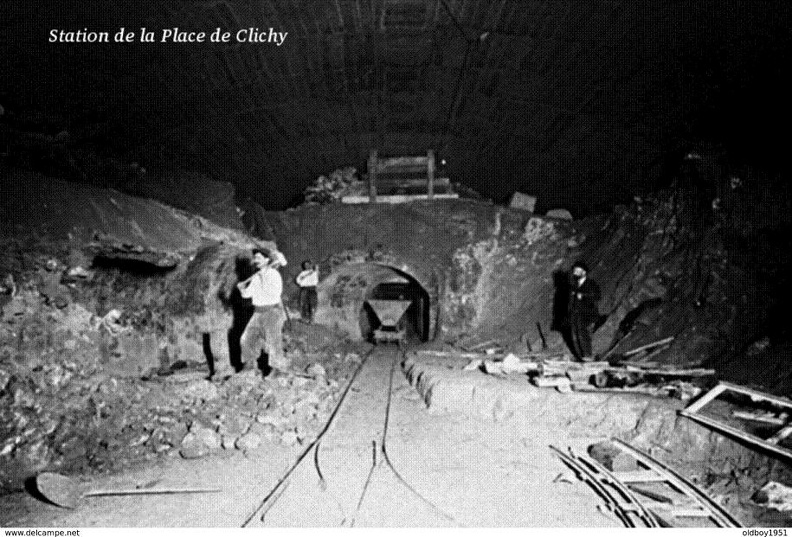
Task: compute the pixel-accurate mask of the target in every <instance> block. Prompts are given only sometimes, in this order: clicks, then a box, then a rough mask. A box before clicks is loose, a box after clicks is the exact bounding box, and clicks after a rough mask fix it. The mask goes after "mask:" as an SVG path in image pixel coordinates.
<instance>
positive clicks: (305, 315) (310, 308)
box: [297, 260, 319, 323]
mask: <svg viewBox="0 0 792 537" xmlns="http://www.w3.org/2000/svg"><path fill="white" fill-rule="evenodd" d="M302 268H303V271H302V272H300V274H298V275H297V285H299V286H300V310H301V315H302V319H303V321H305V322H307V323H313V316H314V313H315V312H316V305H317V303H318V302H319V299H318V295H317V294H316V286H317V285H319V269H318V268H317V267H315V266H314V264H313V263H311V261H310V260H308V261H303V264H302Z"/></svg>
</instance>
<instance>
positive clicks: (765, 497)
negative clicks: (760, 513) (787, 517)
mask: <svg viewBox="0 0 792 537" xmlns="http://www.w3.org/2000/svg"><path fill="white" fill-rule="evenodd" d="M752 499H753V501H755V502H756V503H759V504H762V505H764V506H765V507H768V508H770V509H775V510H777V511H792V487H789V486H787V485H782V484H781V483H776V482H775V481H770V482H769V483H767V484H766V485H765V486H764V487H762V488H761V489H759V490H757V491H756V493H755V494H754V496H753V498H752Z"/></svg>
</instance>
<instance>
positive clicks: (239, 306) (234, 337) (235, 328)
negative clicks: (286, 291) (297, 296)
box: [221, 257, 255, 372]
mask: <svg viewBox="0 0 792 537" xmlns="http://www.w3.org/2000/svg"><path fill="white" fill-rule="evenodd" d="M254 271H255V269H254V267H253V265H251V263H250V260H249V259H248V258H246V257H237V258H236V261H235V266H234V272H235V273H236V277H237V281H238V282H241V281H243V280H246V279H248V278H249V277H250V276H252V275H253V273H254ZM221 299H222V300H223V302H224V303H225V304H226V305H227V306H228V307H230V308H231V312H232V315H233V321H232V322H231V328H230V329H229V330H228V359H229V361H230V362H231V367H233V368H234V371H237V372H239V371H241V370H242V368H243V367H244V364H243V363H242V346H241V345H240V342H239V340H240V338H241V337H242V333H243V332H244V331H245V327H246V326H247V324H248V321H250V318H251V317H252V316H253V312H254V308H253V304H252V303H251V301H250V300H249V299H246V298H242V295H241V294H240V292H239V289H237V287H236V285H234V286H233V288H232V290H231V294H230V295H229V296H227V297H221Z"/></svg>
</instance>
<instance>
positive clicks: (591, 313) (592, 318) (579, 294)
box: [567, 261, 600, 362]
mask: <svg viewBox="0 0 792 537" xmlns="http://www.w3.org/2000/svg"><path fill="white" fill-rule="evenodd" d="M587 276H588V266H587V265H586V264H585V263H583V262H582V261H577V262H576V263H575V264H574V265H572V284H571V286H570V291H569V309H568V310H567V311H568V315H569V329H570V336H571V341H572V347H573V348H572V352H573V353H574V355H575V357H576V358H577V359H579V360H581V361H584V362H589V361H591V360H593V354H592V351H591V333H592V331H593V328H594V325H595V324H596V323H597V320H598V319H599V309H598V308H597V302H599V299H600V289H599V286H598V285H597V282H595V281H594V280H592V279H590V278H588V277H587Z"/></svg>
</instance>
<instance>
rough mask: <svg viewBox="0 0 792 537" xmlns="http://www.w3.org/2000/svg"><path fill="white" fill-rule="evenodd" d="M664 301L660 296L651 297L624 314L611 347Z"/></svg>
mask: <svg viewBox="0 0 792 537" xmlns="http://www.w3.org/2000/svg"><path fill="white" fill-rule="evenodd" d="M662 303H663V299H662V298H660V297H655V298H650V299H648V300H644V301H643V302H641V303H640V304H638V306H636V307H635V308H633V309H632V310H630V311H629V312H627V315H625V316H624V319H622V320H621V322H620V323H619V328H617V329H616V333H615V334H614V335H613V341H612V342H611V345H610V347H609V348H613V347H614V346H616V345H617V344H618V343H619V341H621V340H622V339H624V337H625V336H626V335H627V334H629V333H630V332H632V330H633V328H634V327H635V323H636V322H637V321H638V319H639V318H640V317H641V315H643V314H644V313H646V312H648V311H651V310H653V309H655V308H657V307H659V306H660V305H661V304H662Z"/></svg>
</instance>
